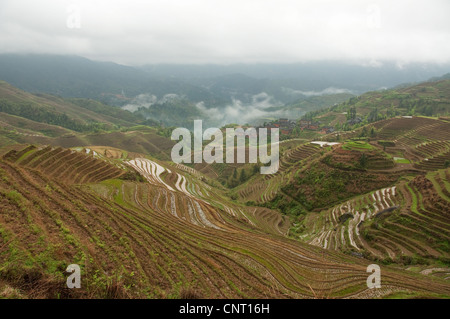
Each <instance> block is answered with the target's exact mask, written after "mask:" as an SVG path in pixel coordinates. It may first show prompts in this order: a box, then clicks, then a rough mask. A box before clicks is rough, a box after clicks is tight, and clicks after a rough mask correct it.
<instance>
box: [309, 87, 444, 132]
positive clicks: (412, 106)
mask: <svg viewBox="0 0 450 319" xmlns="http://www.w3.org/2000/svg"><path fill="white" fill-rule="evenodd" d="M449 113H450V80H448V79H443V80H438V81H432V82H424V83H420V84H415V85H413V86H406V87H400V88H397V89H391V90H381V91H374V92H368V93H364V94H362V95H360V96H357V97H353V98H350V99H349V100H348V101H346V102H343V103H341V104H339V105H335V106H332V107H330V108H328V109H324V110H319V111H315V112H310V113H308V114H306V115H305V116H304V118H307V119H312V120H314V121H320V124H321V125H324V126H333V127H335V128H336V129H337V130H341V129H342V130H351V129H354V128H355V127H361V126H363V125H365V124H368V123H372V122H375V121H379V120H382V119H386V118H392V117H395V116H434V117H439V116H448V115H449Z"/></svg>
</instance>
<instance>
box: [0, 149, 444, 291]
mask: <svg viewBox="0 0 450 319" xmlns="http://www.w3.org/2000/svg"><path fill="white" fill-rule="evenodd" d="M105 154H110V155H109V156H106V155H102V154H100V153H97V152H95V151H93V150H90V149H89V150H88V149H82V150H80V151H79V152H76V151H75V152H74V151H70V150H63V149H58V148H51V147H46V148H42V147H37V148H36V147H33V146H27V147H21V148H20V147H19V148H17V149H16V150H11V151H9V152H7V153H6V154H5V155H4V156H3V158H2V159H1V160H0V168H1V170H0V174H1V180H2V183H1V184H0V194H1V195H0V205H1V207H2V214H0V218H1V223H0V225H1V232H0V235H1V236H0V244H1V245H0V247H1V254H0V256H1V264H0V267H1V268H0V269H1V272H0V274H1V275H0V291H2V294H3V295H5V294H6V297H19V298H20V297H31V298H40V297H47V298H54V297H56V296H58V297H60V298H68V297H69V298H73V297H107V298H117V297H150V298H180V297H188V298H198V297H208V298H213V297H214V298H267V297H271V298H286V297H295V298H299V297H313V296H323V297H350V298H351V297H357V298H358V297H376V296H386V295H395V294H399V293H401V294H404V293H406V294H409V295H414V296H439V295H448V294H449V293H450V290H449V286H448V285H447V284H445V282H444V281H443V280H440V279H437V278H435V279H431V278H429V277H427V276H424V275H420V274H415V273H413V272H411V273H409V272H406V273H405V272H403V271H399V270H397V269H395V268H391V267H388V266H383V267H382V268H383V288H382V289H381V290H369V289H368V288H367V287H366V278H367V273H366V266H367V265H366V264H367V263H366V262H365V261H364V260H361V259H357V258H353V257H351V256H347V255H344V254H341V253H339V252H333V251H326V250H323V249H321V248H317V247H314V246H311V245H306V244H302V243H300V242H298V241H294V240H290V239H287V238H286V237H284V236H283V235H282V233H283V232H284V230H281V229H280V228H272V229H273V230H272V231H269V230H268V229H267V228H265V227H267V226H268V225H270V224H272V225H273V223H276V224H278V225H280V223H279V222H278V221H279V220H280V219H279V217H278V218H275V219H274V218H273V217H270V216H271V215H270V214H268V213H269V211H268V210H266V213H263V212H262V213H261V214H260V213H256V212H257V211H258V208H251V207H246V206H242V205H239V204H235V203H232V202H231V201H229V200H227V199H226V197H224V196H223V194H222V193H221V191H220V190H219V189H216V190H214V192H213V191H212V189H211V186H209V185H208V180H207V179H206V180H205V181H206V183H205V182H203V181H201V180H199V178H198V177H199V175H198V173H197V172H195V171H193V170H191V169H188V168H184V167H183V166H176V165H173V164H168V163H163V162H159V161H156V160H154V159H150V158H149V157H130V154H127V153H124V152H120V151H119V150H117V149H116V150H114V149H112V150H110V151H109V152H105ZM137 155H138V154H136V156H137ZM140 156H141V155H140ZM77 157H79V158H80V159H79V160H75V158H77ZM71 158H73V160H72V159H71ZM81 158H85V159H84V160H82V159H81ZM83 163H84V164H83ZM71 165H72V166H71ZM73 165H76V166H73ZM75 167H77V169H76V170H74V168H75ZM101 167H104V168H103V169H102V168H101ZM107 167H109V168H107ZM118 169H119V170H123V173H122V174H117V173H113V172H116V171H117V172H119V171H118ZM133 169H134V170H135V172H138V173H139V175H136V173H133V174H131V175H130V174H126V171H130V172H132V171H133ZM64 171H70V172H73V173H72V174H71V176H73V178H71V177H70V176H69V177H67V178H68V179H67V180H65V181H64V180H61V179H60V178H58V176H60V175H59V174H63V172H64ZM107 171H110V172H111V174H113V175H108V174H107V173H106V172H107ZM58 172H61V173H58ZM97 172H98V173H97ZM102 172H105V173H102ZM114 174H116V175H114ZM63 175H64V174H63ZM138 176H141V177H138ZM105 178H109V179H105ZM272 214H274V213H272ZM273 216H274V217H276V216H277V215H276V214H275V215H273ZM266 218H268V219H266ZM277 219H278V221H277ZM71 263H77V264H79V265H80V266H81V267H82V272H83V279H82V288H81V289H79V290H76V291H73V290H67V289H64V288H62V287H64V285H63V283H64V270H65V268H66V267H67V265H68V264H71ZM200 278H202V279H201V280H200Z"/></svg>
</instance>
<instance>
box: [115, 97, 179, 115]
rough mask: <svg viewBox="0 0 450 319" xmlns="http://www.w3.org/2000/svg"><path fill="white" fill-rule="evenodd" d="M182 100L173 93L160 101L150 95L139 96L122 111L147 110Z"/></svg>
mask: <svg viewBox="0 0 450 319" xmlns="http://www.w3.org/2000/svg"><path fill="white" fill-rule="evenodd" d="M182 98H183V97H182V96H180V95H178V94H175V93H170V94H166V95H164V96H163V97H162V98H160V99H158V97H157V96H156V95H153V94H150V93H145V94H139V95H138V96H136V97H135V98H134V99H133V100H132V101H131V102H130V103H128V104H127V105H124V106H123V107H122V109H124V110H126V111H130V112H136V111H138V110H139V109H141V108H145V109H149V108H151V107H152V106H153V105H155V104H164V103H170V102H173V101H175V100H181V99H182Z"/></svg>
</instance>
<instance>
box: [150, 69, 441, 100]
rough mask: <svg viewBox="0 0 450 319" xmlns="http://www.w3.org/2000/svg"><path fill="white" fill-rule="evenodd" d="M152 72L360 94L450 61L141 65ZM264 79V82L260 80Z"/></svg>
mask: <svg viewBox="0 0 450 319" xmlns="http://www.w3.org/2000/svg"><path fill="white" fill-rule="evenodd" d="M141 69H142V70H145V71H147V72H148V73H150V74H153V75H158V76H167V77H171V78H176V79H185V80H195V81H196V83H201V82H202V81H204V82H205V83H206V82H207V81H210V79H214V78H219V79H220V78H221V77H224V76H229V75H233V74H240V75H241V76H242V75H245V76H247V77H250V78H253V79H255V80H266V82H265V86H268V84H267V82H270V85H271V86H276V87H287V88H291V89H294V90H304V91H311V90H313V91H322V90H324V89H327V88H329V87H335V88H344V89H348V90H351V91H353V93H356V94H360V93H363V92H367V91H371V90H377V89H379V88H382V87H385V88H389V87H392V86H395V85H398V84H401V83H405V82H422V81H425V80H428V79H429V78H430V77H433V76H436V75H439V74H444V73H446V72H449V71H450V65H438V64H418V63H417V64H408V65H404V66H399V65H396V64H395V63H393V62H384V63H380V64H379V65H377V66H371V65H366V66H362V65H356V64H350V63H345V62H337V61H317V62H308V63H293V64H231V65H168V64H161V65H147V66H144V67H142V68H141ZM260 83H261V82H260Z"/></svg>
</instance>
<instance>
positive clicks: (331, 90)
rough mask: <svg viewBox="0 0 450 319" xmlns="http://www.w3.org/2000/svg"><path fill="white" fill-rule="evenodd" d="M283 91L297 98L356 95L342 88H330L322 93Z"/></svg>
mask: <svg viewBox="0 0 450 319" xmlns="http://www.w3.org/2000/svg"><path fill="white" fill-rule="evenodd" d="M283 91H285V92H286V93H289V94H292V95H297V96H301V95H303V96H307V97H310V96H322V95H331V94H342V93H348V94H355V93H354V92H352V91H351V90H348V89H340V88H335V87H329V88H326V89H324V90H322V91H301V90H294V89H291V88H283Z"/></svg>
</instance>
